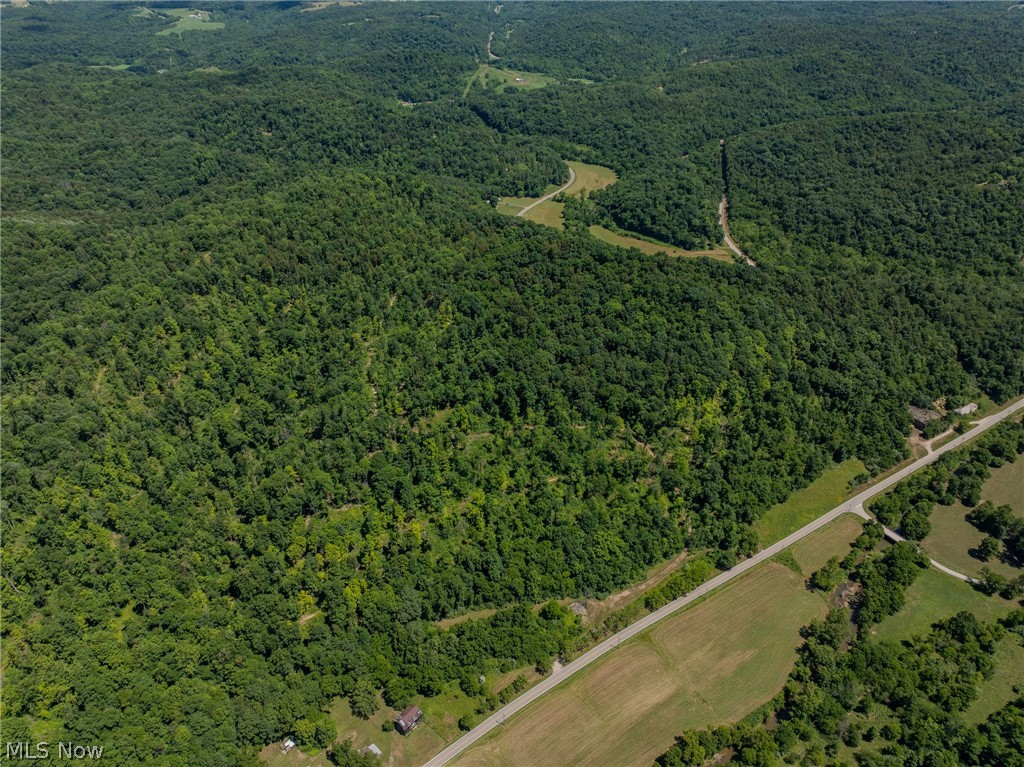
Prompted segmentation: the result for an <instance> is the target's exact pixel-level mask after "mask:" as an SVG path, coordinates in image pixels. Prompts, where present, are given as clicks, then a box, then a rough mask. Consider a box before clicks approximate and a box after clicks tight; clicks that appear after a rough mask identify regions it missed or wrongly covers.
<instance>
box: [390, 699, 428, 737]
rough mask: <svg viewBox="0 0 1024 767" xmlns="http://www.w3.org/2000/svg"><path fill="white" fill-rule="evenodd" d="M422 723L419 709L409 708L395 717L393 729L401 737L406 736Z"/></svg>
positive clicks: (416, 707)
mask: <svg viewBox="0 0 1024 767" xmlns="http://www.w3.org/2000/svg"><path fill="white" fill-rule="evenodd" d="M422 721H423V712H422V711H420V707H419V706H409V708H407V709H406V710H405V711H403V712H402V713H401V714H399V715H398V716H397V717H395V729H396V730H398V731H399V732H400V733H402V734H403V735H408V734H409V733H410V732H412V731H413V730H414V729H415V728H416V725H418V724H419V723H420V722H422Z"/></svg>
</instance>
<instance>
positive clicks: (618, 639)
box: [423, 169, 1024, 767]
mask: <svg viewBox="0 0 1024 767" xmlns="http://www.w3.org/2000/svg"><path fill="white" fill-rule="evenodd" d="M570 170H571V169H570ZM569 183H572V181H571V180H570V182H569ZM566 186H568V184H566ZM564 188H565V187H563V189H564ZM558 191H561V190H558ZM557 193H558V192H552V193H551V194H550V195H548V197H553V196H554V195H555V194H557ZM543 199H547V198H542V200H543ZM542 200H538V201H537V202H541V201H542ZM534 204H535V205H536V204H537V203H534ZM1022 408H1024V399H1022V400H1019V401H1018V402H1015V403H1013V404H1012V405H1010V406H1009V407H1007V408H1005V409H1004V410H1002V411H1000V412H998V413H994V414H992V415H990V416H987V417H986V418H982V419H981V420H980V421H977V422H976V425H975V426H974V428H973V429H971V430H970V431H968V432H966V433H965V434H963V435H961V436H959V437H957V438H956V439H954V440H953V441H952V442H949V443H947V444H945V445H943V446H942V447H940V448H938V449H937V450H935V451H934V452H933V453H929V454H928V455H926V456H924V457H923V458H919V459H918V460H916V461H914V462H913V463H912V464H910V465H909V466H905V467H904V468H902V469H900V470H899V471H897V472H894V473H893V474H892V475H891V476H888V477H886V478H885V479H883V480H882V481H880V482H879V483H878V484H876V485H873V486H872V487H869V488H868V489H867V490H864V491H863V492H861V493H858V494H857V495H855V496H854V497H853V498H850V499H849V500H848V501H846V502H845V503H843V504H842V505H840V506H837V507H835V508H834V509H832V510H831V511H829V512H826V513H825V514H823V515H822V516H820V517H818V518H817V519H816V520H814V521H813V522H811V523H810V524H808V525H806V526H804V527H801V528H800V529H799V530H797V531H796V532H795V533H793V534H792V535H788V536H786V537H785V538H783V539H782V540H781V541H779V542H778V543H774V544H772V545H771V546H769V547H768V548H766V549H763V550H761V551H759V552H758V553H757V554H755V555H754V556H752V557H750V559H745V560H743V561H742V562H740V563H739V564H738V565H736V566H735V567H734V568H732V569H731V570H726V571H725V572H724V573H720V574H719V575H716V576H715V577H714V578H712V579H711V580H709V581H707V582H706V583H703V584H701V585H700V586H698V587H697V588H695V589H694V590H693V591H691V592H690V593H689V594H687V595H685V596H682V597H679V599H676V600H675V601H673V602H669V603H668V604H667V605H665V606H664V607H662V608H661V609H660V610H656V611H655V612H653V613H651V614H649V615H646V616H644V617H643V618H641V619H640V620H638V621H637V622H636V623H634V624H632V625H630V626H627V627H626V628H624V629H623V630H622V631H620V632H619V633H618V634H615V635H613V636H611V637H609V638H608V639H605V640H604V641H603V642H601V643H600V644H598V645H595V646H594V647H592V648H591V649H590V650H588V651H587V652H585V653H583V655H581V656H580V657H578V658H576V659H575V660H574V661H572V662H571V663H568V664H567V665H565V666H564V667H562V668H561V669H560V670H559V671H556V672H554V673H552V674H551V676H549V677H547V678H546V679H544V680H542V681H540V682H539V683H537V684H536V685H534V686H533V687H531V688H530V689H529V690H527V691H526V692H524V693H523V694H522V695H520V696H519V697H518V698H516V699H515V700H513V701H512V702H511V703H509V704H508V705H507V706H504V707H503V708H500V709H498V710H497V711H496V712H495V713H494V714H492V715H491V716H489V717H487V719H485V720H484V721H483V722H481V723H480V724H478V725H477V726H476V727H474V728H473V729H472V730H470V731H469V732H467V733H466V734H465V735H463V736H462V737H461V738H459V739H458V740H457V741H455V742H454V743H452V744H451V745H450V746H448V747H447V748H446V749H444V750H443V751H441V752H440V753H439V754H437V755H436V756H434V757H433V758H432V759H430V760H429V761H427V762H426V763H425V764H424V765H423V767H442V766H443V765H445V764H448V762H450V761H451V760H452V759H454V758H455V757H456V756H458V755H459V754H461V753H462V752H463V751H465V750H466V749H467V748H469V747H470V746H472V745H473V744H474V743H476V742H477V741H478V740H480V739H481V738H482V737H484V736H485V735H487V733H489V732H490V731H491V730H493V729H494V728H495V727H498V726H500V725H503V724H504V723H505V720H506V719H507V718H508V717H510V716H512V715H513V714H515V713H516V712H517V711H520V710H521V709H523V708H525V707H526V706H528V705H530V704H531V703H533V702H534V701H535V700H537V698H539V697H540V696H541V695H543V694H544V693H546V692H547V691H548V690H550V689H551V688H553V687H554V686H555V685H557V684H560V683H561V682H562V681H563V680H565V679H568V678H569V677H570V676H572V675H573V674H575V673H577V672H578V671H580V670H582V669H584V668H586V667H587V666H589V665H590V664H591V663H593V662H594V661H596V660H597V659H598V658H600V657H601V656H603V655H606V654H607V653H609V652H611V651H612V650H614V649H615V648H616V647H618V646H619V645H620V644H621V643H622V642H624V641H626V640H627V639H630V638H632V637H634V636H636V635H637V634H639V633H640V632H641V631H644V630H645V629H648V628H650V627H651V626H653V625H654V624H655V623H657V622H658V621H660V620H662V619H664V618H667V617H668V616H670V615H671V614H672V613H674V612H676V611H677V610H679V609H680V608H682V607H685V606H686V605H688V604H690V603H691V602H693V601H695V600H697V599H700V598H701V597H703V596H704V595H706V594H707V593H709V592H711V591H713V590H714V589H716V588H718V587H719V586H722V585H724V584H726V583H728V582H729V581H731V580H733V579H734V578H736V577H737V576H739V575H742V574H743V573H745V572H746V571H747V570H750V569H751V568H752V567H756V566H757V565H759V564H761V563H762V562H764V561H765V560H766V559H770V558H771V557H773V556H775V555H776V554H778V553H779V552H780V551H783V550H784V549H786V548H788V547H789V546H792V545H793V544H794V543H796V542H797V541H799V540H801V539H802V538H806V537H807V536H808V535H810V534H811V533H813V532H814V531H816V530H818V529H820V528H822V527H824V526H825V525H827V524H828V523H829V522H831V521H833V520H834V519H836V518H837V517H839V516H841V515H843V514H845V513H847V512H850V513H854V514H858V516H862V517H867V513H866V512H865V511H864V504H865V503H866V502H867V501H868V500H870V499H871V498H873V497H874V496H876V495H878V494H879V493H883V492H885V491H886V490H888V489H889V488H890V487H892V486H893V485H895V484H897V483H899V482H901V481H902V480H904V479H906V478H907V477H909V476H910V475H911V474H913V473H914V472H916V471H919V470H920V469H923V468H924V467H925V466H927V465H928V464H930V463H933V462H934V461H936V460H938V458H939V456H941V455H943V454H944V453H947V452H949V451H950V450H955V449H956V448H958V447H960V446H961V445H962V444H963V443H964V442H966V441H967V440H970V439H973V438H974V437H976V436H978V435H979V434H981V433H982V432H984V431H986V430H987V429H990V428H991V427H993V426H995V425H996V424H997V423H999V422H1000V421H1003V420H1004V419H1006V418H1009V417H1010V416H1011V415H1013V414H1014V413H1016V412H1017V411H1019V410H1021V409H1022ZM887 532H892V531H887ZM893 535H895V533H893ZM933 564H937V563H933ZM939 569H941V570H943V571H945V572H948V573H950V574H951V575H954V576H956V577H960V578H964V579H966V576H963V575H961V574H960V573H956V572H955V571H952V570H948V569H947V568H944V567H941V566H940V567H939Z"/></svg>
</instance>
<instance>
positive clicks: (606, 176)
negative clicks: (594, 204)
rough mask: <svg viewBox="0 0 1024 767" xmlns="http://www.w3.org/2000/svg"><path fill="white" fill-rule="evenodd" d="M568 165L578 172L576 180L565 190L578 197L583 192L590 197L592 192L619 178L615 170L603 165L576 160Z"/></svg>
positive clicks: (568, 193)
mask: <svg viewBox="0 0 1024 767" xmlns="http://www.w3.org/2000/svg"><path fill="white" fill-rule="evenodd" d="M568 165H569V167H570V168H572V169H573V171H575V173H576V180H575V181H573V182H572V184H571V185H570V186H569V188H568V189H566V190H565V193H566V194H567V195H570V196H572V197H578V196H579V195H580V193H581V192H582V193H583V196H584V197H589V196H590V193H591V192H596V191H597V190H598V189H604V188H605V187H606V186H611V185H612V184H614V183H615V182H616V181H618V180H619V177H618V176H617V175H616V174H615V171H613V170H612V169H611V168H606V167H604V166H603V165H588V164H587V163H585V162H576V161H571V162H569V163H568Z"/></svg>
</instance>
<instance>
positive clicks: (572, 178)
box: [516, 165, 576, 218]
mask: <svg viewBox="0 0 1024 767" xmlns="http://www.w3.org/2000/svg"><path fill="white" fill-rule="evenodd" d="M575 180H576V171H574V170H573V169H572V166H571V165H570V166H569V180H568V181H566V182H565V183H564V184H562V185H561V186H560V187H558V189H556V190H555V191H553V192H551V193H550V194H546V195H544V196H543V197H541V198H540V199H539V200H535V201H534V202H531V203H530V204H529V205H527V206H526V207H525V208H523V209H522V210H521V211H519V212H518V213H516V215H517V216H519V217H520V218H522V217H523V216H525V215H526V214H527V213H528V212H529V211H531V210H533V209H534V208H536V207H537V206H538V205H540V204H541V203H542V202H547V201H548V200H550V199H551V198H552V197H554V196H555V195H557V194H561V193H562V192H564V191H565V190H566V189H568V188H569V187H570V186H572V182H573V181H575Z"/></svg>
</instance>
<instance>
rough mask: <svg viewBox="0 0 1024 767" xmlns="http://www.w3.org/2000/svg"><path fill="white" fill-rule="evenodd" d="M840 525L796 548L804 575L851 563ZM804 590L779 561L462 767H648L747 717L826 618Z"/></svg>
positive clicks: (513, 726) (624, 654)
mask: <svg viewBox="0 0 1024 767" xmlns="http://www.w3.org/2000/svg"><path fill="white" fill-rule="evenodd" d="M859 530H860V525H859V524H857V522H856V520H853V519H849V520H847V519H841V520H837V522H836V523H834V524H832V525H829V526H828V527H826V528H824V529H823V530H820V531H818V532H817V533H815V535H814V536H813V537H812V539H809V540H808V541H807V542H805V543H803V544H801V545H799V546H798V547H796V548H795V551H794V554H795V556H796V557H797V558H798V559H799V560H800V561H801V566H803V567H807V568H809V569H816V568H817V567H820V565H821V564H823V563H824V561H825V560H826V559H827V558H828V557H830V556H842V555H843V554H844V553H845V552H846V551H847V550H848V544H849V541H850V540H852V538H853V537H854V536H855V535H856V534H857V532H858V531H859ZM825 611H826V604H825V601H824V599H823V598H822V597H821V596H819V595H817V594H813V593H811V592H809V591H807V589H806V588H805V587H804V582H803V579H802V578H801V577H800V576H798V575H797V574H796V573H794V572H793V571H792V570H789V569H787V568H786V567H783V566H782V565H779V564H776V563H773V562H769V563H766V564H764V565H762V566H759V567H757V568H755V569H754V570H752V571H751V572H750V573H748V574H745V575H744V576H742V577H740V578H737V579H736V580H735V581H732V582H730V583H729V584H728V585H727V586H725V587H723V588H722V589H721V590H719V591H716V592H714V594H713V595H711V596H709V597H708V598H706V599H705V600H703V601H701V602H699V603H697V604H695V605H693V606H691V607H688V608H687V609H685V610H683V611H681V612H680V613H679V614H677V615H674V616H672V617H671V618H669V619H667V620H665V621H662V622H661V623H659V624H658V625H657V626H655V627H654V628H653V629H651V630H650V631H648V632H645V633H644V634H642V635H641V636H639V637H637V638H635V639H633V640H630V641H629V642H627V643H625V644H623V645H622V647H620V648H618V649H617V650H615V651H613V652H612V653H611V654H610V655H608V656H606V657H605V658H603V659H602V660H600V661H598V662H597V663H595V664H594V665H592V666H591V667H589V668H588V669H587V670H585V671H583V672H581V673H580V674H579V675H578V676H576V677H573V678H572V679H570V680H569V681H567V682H566V683H565V684H563V685H561V686H559V687H558V688H557V689H555V690H553V691H552V692H550V693H548V694H547V695H545V696H544V697H543V698H541V699H540V700H539V701H538V702H537V703H536V704H534V705H532V706H530V707H528V708H527V709H525V710H524V711H522V712H520V713H519V714H517V715H516V716H514V717H513V718H512V719H510V720H509V722H508V723H506V725H505V727H504V728H503V729H502V730H500V731H498V732H495V733H491V734H490V735H489V736H488V737H487V738H485V739H484V740H483V741H481V743H479V744H477V745H475V746H474V747H473V748H471V749H469V750H468V751H466V752H465V753H464V754H463V755H462V756H461V757H459V758H458V759H457V760H456V761H455V764H456V765H458V766H459V767H470V766H472V767H482V766H483V765H502V767H509V766H511V765H522V766H523V767H534V765H540V764H543V765H551V766H552V767H554V766H555V765H576V764H593V765H623V766H625V765H644V766H645V767H646V765H649V764H651V762H652V761H653V760H654V758H655V757H657V756H658V755H659V754H661V753H662V752H663V751H665V749H666V748H668V747H669V746H670V745H671V744H672V738H673V736H674V735H675V734H677V733H678V732H680V731H682V730H683V729H686V728H690V727H703V726H704V725H708V724H714V723H720V722H730V721H735V720H737V719H740V718H742V717H743V716H744V715H746V714H747V713H749V711H751V710H752V709H753V708H756V707H757V706H758V705H760V704H762V703H764V702H765V701H767V700H768V699H770V698H771V697H772V696H773V695H775V693H776V692H778V690H779V689H780V688H781V686H782V685H783V683H784V682H785V680H786V677H787V675H788V674H789V671H790V669H791V667H792V664H793V660H794V657H795V653H794V650H795V648H796V647H797V646H798V644H799V643H800V635H799V630H800V627H801V626H803V625H805V624H806V623H808V622H809V621H811V620H813V619H815V618H820V617H821V616H823V615H824V614H825Z"/></svg>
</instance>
